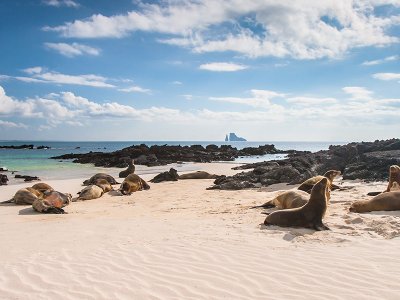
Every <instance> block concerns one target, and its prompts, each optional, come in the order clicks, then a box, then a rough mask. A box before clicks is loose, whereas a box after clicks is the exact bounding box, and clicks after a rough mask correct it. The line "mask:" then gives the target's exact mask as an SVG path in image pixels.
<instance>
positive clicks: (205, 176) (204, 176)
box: [178, 171, 219, 180]
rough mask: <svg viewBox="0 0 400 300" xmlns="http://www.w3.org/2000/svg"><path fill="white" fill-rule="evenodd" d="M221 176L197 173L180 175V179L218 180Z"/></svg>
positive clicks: (203, 172) (202, 172)
mask: <svg viewBox="0 0 400 300" xmlns="http://www.w3.org/2000/svg"><path fill="white" fill-rule="evenodd" d="M218 177H219V175H215V174H210V173H208V172H205V171H197V172H192V173H186V174H182V175H179V177H178V179H179V180H180V179H217V178H218Z"/></svg>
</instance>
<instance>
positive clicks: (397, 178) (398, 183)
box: [386, 165, 400, 192]
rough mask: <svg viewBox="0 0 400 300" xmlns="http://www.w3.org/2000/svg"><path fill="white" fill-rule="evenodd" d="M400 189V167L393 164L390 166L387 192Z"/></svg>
mask: <svg viewBox="0 0 400 300" xmlns="http://www.w3.org/2000/svg"><path fill="white" fill-rule="evenodd" d="M399 189H400V167H399V166H397V165H392V166H390V168H389V184H388V186H387V188H386V192H391V191H397V190H399Z"/></svg>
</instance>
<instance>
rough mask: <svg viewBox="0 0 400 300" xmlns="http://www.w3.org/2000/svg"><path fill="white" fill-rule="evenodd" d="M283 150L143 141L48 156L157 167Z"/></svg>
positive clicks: (231, 158) (121, 165) (95, 163)
mask: <svg viewBox="0 0 400 300" xmlns="http://www.w3.org/2000/svg"><path fill="white" fill-rule="evenodd" d="M275 153H285V152H284V151H280V150H277V149H276V148H275V146H274V145H264V146H259V147H257V148H244V149H242V150H238V149H236V148H234V147H232V146H231V145H222V146H220V147H218V146H216V145H208V146H207V147H205V148H204V147H203V146H201V145H192V146H170V145H161V146H160V145H154V146H151V147H148V146H146V145H144V144H141V145H133V146H130V147H127V148H124V149H121V150H118V151H114V152H89V153H85V154H73V153H70V154H64V155H61V156H56V157H51V158H53V159H73V162H76V163H84V164H85V163H92V164H94V165H95V166H99V167H119V168H126V167H128V163H127V161H128V159H133V160H134V161H135V164H136V165H146V166H161V165H166V164H171V163H176V162H213V161H233V160H235V159H236V158H237V157H239V156H251V155H265V154H275Z"/></svg>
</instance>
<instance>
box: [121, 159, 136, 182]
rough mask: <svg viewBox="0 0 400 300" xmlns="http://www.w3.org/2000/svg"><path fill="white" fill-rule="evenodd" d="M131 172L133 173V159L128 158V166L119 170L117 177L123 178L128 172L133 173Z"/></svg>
mask: <svg viewBox="0 0 400 300" xmlns="http://www.w3.org/2000/svg"><path fill="white" fill-rule="evenodd" d="M133 173H135V165H134V161H133V160H129V161H128V168H127V169H126V170H123V171H121V172H119V174H118V177H119V178H125V177H127V176H128V175H129V174H133Z"/></svg>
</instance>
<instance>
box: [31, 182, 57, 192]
mask: <svg viewBox="0 0 400 300" xmlns="http://www.w3.org/2000/svg"><path fill="white" fill-rule="evenodd" d="M32 188H33V189H35V190H37V191H40V192H42V193H43V192H45V191H54V189H53V188H52V187H51V186H50V185H48V184H47V183H44V182H39V183H36V184H34V185H32Z"/></svg>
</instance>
